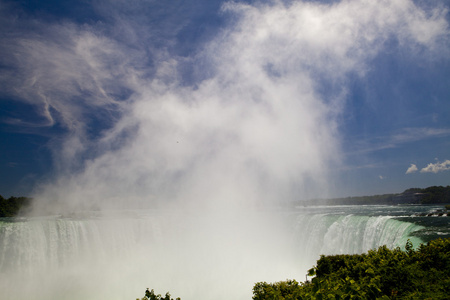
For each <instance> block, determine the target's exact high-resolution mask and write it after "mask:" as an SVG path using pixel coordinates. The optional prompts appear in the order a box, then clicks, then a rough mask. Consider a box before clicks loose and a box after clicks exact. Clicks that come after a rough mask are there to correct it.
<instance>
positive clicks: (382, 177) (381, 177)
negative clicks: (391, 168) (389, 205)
mask: <svg viewBox="0 0 450 300" xmlns="http://www.w3.org/2000/svg"><path fill="white" fill-rule="evenodd" d="M378 178H380V180H383V179H386V177H384V176H382V175H380V176H378Z"/></svg>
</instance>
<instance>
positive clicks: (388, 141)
mask: <svg viewBox="0 0 450 300" xmlns="http://www.w3.org/2000/svg"><path fill="white" fill-rule="evenodd" d="M447 136H450V129H449V128H428V127H420V128H403V129H401V130H398V131H397V132H394V133H393V134H391V135H386V136H378V137H373V138H369V139H362V140H361V141H359V142H358V143H355V144H354V145H353V147H352V148H353V149H354V150H352V151H350V153H349V154H354V153H369V152H375V151H380V150H385V149H392V148H397V147H400V146H403V145H405V144H408V143H412V142H417V141H422V140H426V139H432V138H442V137H447Z"/></svg>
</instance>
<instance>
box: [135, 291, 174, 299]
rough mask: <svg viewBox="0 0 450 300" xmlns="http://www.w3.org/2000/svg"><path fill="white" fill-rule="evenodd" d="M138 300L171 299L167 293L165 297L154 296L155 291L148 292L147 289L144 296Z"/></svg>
mask: <svg viewBox="0 0 450 300" xmlns="http://www.w3.org/2000/svg"><path fill="white" fill-rule="evenodd" d="M136 300H139V299H136ZM140 300H173V298H171V297H170V294H169V292H167V293H166V295H165V296H164V297H163V296H161V295H160V294H158V295H156V294H155V291H154V290H153V289H152V290H151V291H149V289H147V290H146V291H145V296H144V297H143V298H141V299H140ZM175 300H180V298H176V299H175Z"/></svg>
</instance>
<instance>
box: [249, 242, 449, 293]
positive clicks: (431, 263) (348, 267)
mask: <svg viewBox="0 0 450 300" xmlns="http://www.w3.org/2000/svg"><path fill="white" fill-rule="evenodd" d="M405 249H406V251H402V250H401V249H400V248H396V249H392V250H391V249H389V248H387V247H386V246H382V247H380V248H378V249H377V250H370V251H368V253H365V254H358V255H331V256H321V258H320V259H319V260H318V261H317V266H316V267H314V268H313V269H311V270H309V271H308V275H314V274H315V275H316V277H314V278H313V279H312V280H311V281H310V282H309V281H306V282H304V283H298V282H296V281H295V280H287V281H281V282H276V283H266V282H259V283H257V284H255V286H254V288H253V299H254V300H269V299H270V300H284V299H297V300H298V299H302V300H303V299H448V293H447V291H448V290H449V288H450V239H445V240H442V239H438V240H433V241H431V242H429V243H428V244H423V245H421V246H420V247H419V248H418V249H417V250H414V249H413V247H412V243H411V242H410V241H408V243H407V244H406V246H405Z"/></svg>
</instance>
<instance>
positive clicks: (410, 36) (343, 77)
mask: <svg viewBox="0 0 450 300" xmlns="http://www.w3.org/2000/svg"><path fill="white" fill-rule="evenodd" d="M136 5H145V4H144V3H138V4H136ZM105 7H107V6H105V5H100V6H98V7H97V9H98V10H99V11H100V12H102V11H103V12H104V14H105V15H106V11H105V9H106V8H105ZM115 7H117V6H110V7H108V14H109V15H111V16H113V17H112V18H111V19H110V20H109V22H110V23H102V24H91V25H86V24H84V25H79V24H76V23H71V22H69V21H67V22H62V23H58V24H53V23H46V22H44V21H40V20H33V21H32V22H34V24H35V25H37V28H38V29H39V30H35V31H32V32H27V33H26V34H25V33H24V32H23V31H22V28H21V27H20V26H16V25H14V24H13V23H11V24H10V25H9V27H10V28H9V29H11V32H12V34H11V35H9V36H7V37H5V36H3V37H2V45H3V46H2V48H1V50H2V52H3V53H5V56H4V58H3V60H2V61H3V63H5V64H8V65H9V66H10V67H11V70H14V71H12V72H11V73H8V72H6V73H4V75H3V76H2V78H1V86H2V90H3V91H5V93H7V94H8V95H13V96H14V97H16V98H17V99H18V101H23V102H26V103H29V104H31V105H33V106H35V107H36V112H37V113H38V114H40V115H41V116H42V117H43V118H44V119H45V120H46V122H45V124H44V125H46V126H54V125H55V124H59V125H61V126H63V127H64V128H65V129H66V134H65V135H64V136H63V138H62V141H61V142H59V143H56V144H55V145H56V146H55V148H54V153H55V155H54V156H55V166H56V167H57V176H56V177H55V179H54V180H52V181H50V182H49V183H46V184H43V185H42V186H41V187H40V189H39V190H38V191H37V193H38V194H39V195H40V198H43V199H53V200H55V199H57V200H58V201H61V200H62V199H64V200H62V201H63V202H64V203H65V205H66V204H69V205H72V206H74V207H76V206H78V205H90V204H92V203H99V204H101V205H103V206H108V205H111V204H120V205H124V206H126V205H128V204H129V202H140V203H141V202H144V203H146V202H154V203H157V202H167V201H169V200H172V201H175V200H179V201H177V203H179V202H184V201H188V202H189V201H191V202H193V203H196V205H199V206H212V207H215V206H220V205H225V206H239V205H242V204H243V203H252V202H255V201H261V200H263V201H266V202H272V201H277V200H279V199H287V200H293V199H298V198H301V197H305V198H306V197H312V196H326V195H324V194H326V190H327V189H326V186H327V181H328V171H329V169H330V168H333V167H334V166H336V165H337V164H339V163H340V161H341V150H340V149H341V145H340V134H339V120H340V118H341V117H342V113H343V111H344V108H345V96H346V90H347V84H348V76H349V75H350V74H353V75H355V74H356V75H357V76H364V75H365V74H366V73H367V72H369V71H370V63H371V61H372V60H373V59H374V58H375V57H376V56H377V55H378V54H379V53H380V52H381V51H383V49H384V47H385V43H386V42H387V41H388V40H390V39H396V40H398V41H399V43H400V45H401V47H405V48H408V49H409V50H412V52H413V53H414V52H415V51H417V52H420V51H422V50H421V49H427V51H436V50H438V49H440V48H439V47H440V43H441V41H442V37H446V36H448V28H447V22H446V19H445V14H446V11H445V10H442V9H441V8H439V7H438V8H436V9H434V10H432V11H430V12H425V11H423V10H421V9H420V8H419V7H417V6H416V5H415V4H414V3H413V2H412V1H407V0H398V1H342V2H339V3H335V4H333V5H326V4H318V3H313V2H303V1H299V2H293V3H292V4H282V3H280V2H275V3H270V4H263V3H260V4H255V5H247V4H240V3H235V2H229V3H225V4H224V5H223V8H222V10H223V11H222V13H223V14H224V15H226V16H229V18H230V19H232V20H233V22H229V23H227V27H226V28H223V29H222V31H220V33H219V34H218V35H217V36H216V38H214V39H212V40H211V41H210V42H208V43H207V44H202V47H201V48H199V49H196V51H194V52H193V53H192V55H190V56H189V57H179V56H176V55H173V53H172V52H171V51H169V50H167V47H166V46H167V45H170V42H167V43H164V47H159V48H158V47H156V46H148V45H151V42H152V38H154V37H156V36H158V35H157V33H158V32H153V31H152V29H151V28H150V27H148V25H149V24H148V22H146V21H142V20H143V19H140V18H132V16H131V15H132V14H134V13H138V12H139V9H132V10H127V11H126V13H123V12H121V11H120V10H115V9H114V8H115ZM110 10H113V11H112V12H111V11H110ZM356 12H357V13H356ZM130 14H131V15H130ZM181 24H183V22H181ZM171 29H173V30H174V31H175V32H176V31H178V30H181V29H180V27H173V28H172V27H171ZM167 32H168V31H167ZM162 36H165V37H167V38H173V36H174V34H173V35H169V34H167V35H165V34H164V33H163V34H162ZM182 64H190V65H192V70H193V73H192V74H191V75H192V78H190V80H191V81H192V82H193V84H189V85H186V84H185V80H184V79H183V78H182V77H183V76H185V75H182V74H181V73H180V65H182ZM324 83H327V86H331V89H332V90H331V91H330V93H327V95H328V94H329V95H334V96H333V97H329V96H326V97H325V96H324V95H323V94H321V93H320V92H319V91H320V88H321V87H322V85H323V84H324ZM98 124H101V126H99V125H98ZM40 125H42V124H40ZM92 130H94V133H92ZM123 199H127V203H124V202H123ZM187 199H190V200H187ZM192 199H195V200H192Z"/></svg>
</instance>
